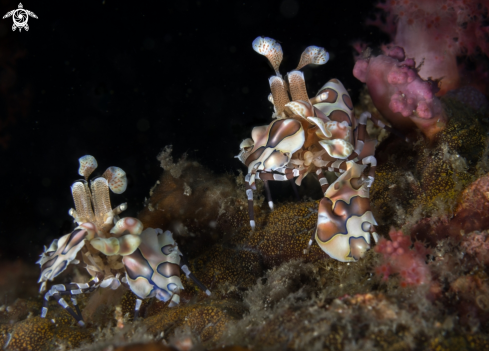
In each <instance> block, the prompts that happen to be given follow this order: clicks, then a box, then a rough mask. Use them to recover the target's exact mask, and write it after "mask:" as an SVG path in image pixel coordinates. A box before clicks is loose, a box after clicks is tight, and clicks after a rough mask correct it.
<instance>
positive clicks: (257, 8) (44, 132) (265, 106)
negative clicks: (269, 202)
mask: <svg viewBox="0 0 489 351" xmlns="http://www.w3.org/2000/svg"><path fill="white" fill-rule="evenodd" d="M17 5H18V3H17V2H15V1H1V2H0V13H1V14H2V15H3V14H4V13H7V12H8V11H10V10H12V9H15V8H17ZM23 5H24V8H26V9H28V10H30V11H33V12H34V13H35V14H36V15H37V16H38V17H39V18H38V19H33V18H30V19H29V22H28V23H29V26H30V30H29V31H28V32H26V31H22V32H20V33H19V31H18V30H16V31H15V32H12V30H11V26H12V19H11V18H7V19H3V20H0V160H1V163H0V186H1V193H0V238H1V243H0V260H1V259H13V258H17V257H21V258H24V259H27V260H32V261H34V260H35V259H37V255H38V254H40V252H41V251H42V245H44V244H49V243H50V242H51V241H52V240H53V239H54V238H57V237H59V236H61V235H62V234H64V233H67V232H69V231H70V229H71V228H72V225H73V224H72V220H71V217H69V216H68V209H69V208H71V207H73V202H72V198H71V193H70V185H71V184H72V182H73V181H74V180H77V179H79V178H80V177H79V176H78V174H77V170H78V158H79V157H81V156H83V155H85V154H91V155H94V156H95V157H96V158H97V160H98V163H99V168H98V170H97V171H96V173H98V174H101V173H102V172H103V171H104V170H105V169H106V168H107V167H109V166H118V167H121V168H122V169H124V170H125V171H126V172H127V175H128V178H129V187H128V190H127V191H126V192H125V193H124V194H123V195H119V196H113V197H112V201H113V204H114V205H115V204H119V203H121V202H125V201H127V202H128V203H129V210H128V211H126V212H125V215H126V216H129V215H133V216H134V215H136V214H137V212H138V211H139V210H141V209H142V206H143V202H144V199H145V197H147V196H148V193H149V189H150V187H151V186H153V185H154V183H155V182H156V180H157V179H158V178H159V176H160V175H161V172H162V169H161V168H160V167H159V162H158V161H157V160H156V156H157V154H158V153H159V152H160V151H161V150H162V149H163V147H164V146H165V145H170V144H171V145H173V147H174V153H173V155H174V157H176V158H178V157H179V156H180V155H181V154H182V153H184V152H187V153H188V154H189V156H190V157H191V158H192V159H195V160H198V161H199V162H201V163H202V164H204V165H206V166H207V167H209V168H210V169H212V170H213V171H215V172H216V173H222V172H228V173H235V172H236V171H237V169H239V168H241V167H242V166H241V164H240V162H239V161H238V160H237V159H234V158H233V157H234V156H235V155H236V154H237V153H238V151H239V143H240V142H241V140H242V139H244V138H246V137H248V136H249V134H250V131H251V129H252V127H253V126H256V125H263V124H268V123H269V122H270V120H271V118H270V117H271V113H272V109H271V104H270V103H269V102H268V101H267V96H268V94H269V87H268V77H269V76H270V75H272V73H273V71H272V69H271V68H270V67H269V65H268V63H267V60H266V59H265V58H264V57H262V56H260V55H258V54H257V53H255V52H254V51H253V50H252V48H251V43H252V41H253V39H254V38H255V37H257V36H260V35H263V36H269V37H272V38H274V39H277V40H279V41H280V42H281V45H282V48H283V50H284V61H283V64H282V66H281V71H282V73H285V72H287V71H288V70H292V69H294V68H295V67H296V65H297V63H298V61H299V57H300V55H301V53H302V51H303V50H304V49H305V48H306V47H307V46H309V45H318V46H323V47H325V48H326V49H327V50H328V51H329V52H330V55H331V59H330V61H329V62H328V63H327V64H326V65H324V66H320V67H316V68H306V69H305V76H306V81H307V87H308V91H309V94H310V95H312V94H315V93H316V90H317V89H318V88H319V87H321V86H322V85H323V84H324V83H325V82H326V81H327V80H329V79H330V78H333V77H335V78H339V79H340V80H341V81H342V82H343V83H344V85H345V86H346V87H347V88H348V89H351V94H352V97H353V99H354V100H355V99H356V97H357V94H358V90H359V89H360V88H361V84H360V83H359V82H358V81H357V80H356V79H354V78H353V76H352V73H351V72H352V68H353V64H354V58H353V49H352V47H351V44H352V42H353V41H355V40H357V39H362V40H364V41H366V42H370V43H372V44H374V45H375V44H378V43H380V42H381V41H383V40H385V41H386V40H387V37H386V36H384V35H380V34H379V32H378V31H377V30H375V29H373V28H366V27H365V26H364V23H365V19H366V18H367V16H368V15H369V14H371V13H372V11H373V6H374V5H373V2H372V1H358V0H356V1H335V2H334V1H298V0H278V1H254V2H249V1H229V0H227V1H215V0H202V1H190V0H178V1H148V2H144V1H112V0H106V1H83V2H81V1H80V2H73V1H71V2H66V1H64V2H54V1H52V2H49V1H25V2H23Z"/></svg>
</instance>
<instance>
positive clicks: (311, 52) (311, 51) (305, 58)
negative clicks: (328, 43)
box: [296, 46, 329, 70]
mask: <svg viewBox="0 0 489 351" xmlns="http://www.w3.org/2000/svg"><path fill="white" fill-rule="evenodd" d="M328 60H329V53H328V52H327V51H326V50H325V49H324V48H321V47H319V46H308V47H307V48H306V50H304V52H303V53H302V55H301V60H300V62H299V66H297V68H296V70H297V69H301V68H302V67H304V66H307V65H308V64H310V63H312V64H314V65H324V64H325V63H326V62H328Z"/></svg>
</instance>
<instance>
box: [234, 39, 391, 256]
mask: <svg viewBox="0 0 489 351" xmlns="http://www.w3.org/2000/svg"><path fill="white" fill-rule="evenodd" d="M253 49H254V50H255V51H256V52H258V53H259V54H261V55H264V56H265V57H266V58H267V59H268V60H269V61H270V63H271V64H272V67H273V69H274V70H275V75H274V76H272V77H270V79H269V83H270V89H271V94H270V95H269V98H268V99H269V100H270V102H271V103H272V104H273V106H274V114H273V116H272V117H273V118H275V120H273V121H272V122H271V123H270V124H269V125H265V126H259V127H255V128H254V129H253V130H252V132H251V138H248V139H245V140H243V142H242V143H241V145H240V149H241V152H240V153H239V155H238V156H236V157H237V158H239V160H240V161H241V162H243V163H244V164H245V166H246V167H247V168H248V174H247V175H246V178H245V179H246V187H247V189H246V193H247V197H248V210H249V214H250V225H251V227H252V229H254V227H255V221H254V210H253V190H255V189H256V187H255V180H256V179H260V180H262V181H263V182H264V183H265V188H266V194H267V197H268V202H269V205H270V208H271V209H272V210H273V201H272V199H271V195H270V191H269V188H268V184H267V182H268V181H272V180H278V181H284V180H290V179H293V178H295V177H297V179H296V181H295V183H296V184H297V185H300V184H301V182H302V179H303V178H304V177H305V176H306V175H307V174H309V173H315V174H316V175H317V177H318V181H319V184H320V185H321V188H322V192H323V193H324V198H322V199H321V201H320V204H319V210H318V225H317V229H316V231H315V233H314V236H313V238H311V240H310V241H309V246H308V249H309V247H310V246H311V244H312V242H313V239H314V238H315V240H316V242H317V243H318V245H319V246H320V247H321V249H322V250H323V251H324V252H326V253H327V254H328V255H329V256H331V257H332V258H335V259H337V260H339V261H342V262H349V261H356V260H358V259H359V258H360V257H362V256H363V255H364V253H365V251H366V250H368V249H369V248H370V238H371V236H372V237H373V238H374V241H375V242H377V239H378V235H377V233H376V231H375V225H376V224H377V223H376V221H375V219H374V216H373V214H372V211H371V210H370V200H369V188H370V186H371V185H372V183H373V181H374V176H375V168H376V165H377V161H376V159H375V157H374V151H375V146H376V141H375V140H369V139H368V134H367V129H366V124H367V119H369V118H370V119H371V120H372V121H373V122H374V123H375V124H376V125H378V126H379V127H382V128H386V129H389V130H390V128H389V127H387V126H385V125H384V124H383V123H382V122H381V121H379V120H377V119H375V118H373V117H372V116H371V115H370V113H368V112H364V113H362V114H361V115H360V117H359V118H358V119H356V118H355V117H354V113H353V104H352V100H351V98H350V96H349V94H348V92H347V91H346V89H345V87H344V86H343V84H342V83H341V82H340V81H339V80H337V79H331V80H330V81H328V82H327V83H326V84H325V85H324V86H323V87H322V88H321V89H319V92H318V93H317V94H316V96H315V97H312V98H309V96H308V94H307V90H306V85H305V80H304V74H303V73H302V72H301V71H300V69H301V68H303V67H305V66H306V65H308V64H316V65H323V64H325V63H326V62H327V61H328V60H329V54H328V52H326V50H325V49H324V48H321V47H317V46H309V47H308V48H306V49H305V51H304V52H303V53H302V56H301V58H300V62H299V65H298V67H297V68H296V69H295V70H293V71H291V72H289V73H288V74H287V75H286V76H285V78H283V77H282V75H281V74H280V72H279V66H280V63H281V61H282V57H283V53H282V48H281V46H280V44H279V43H278V42H277V41H275V40H274V39H271V38H266V37H258V38H256V39H255V40H254V41H253ZM367 167H369V170H368V174H367V175H365V174H364V171H365V170H366V169H367ZM324 172H334V173H335V174H336V176H338V178H337V179H336V181H334V182H333V183H332V184H328V180H327V178H326V177H325V173H324ZM308 249H307V250H304V251H305V252H307V251H308Z"/></svg>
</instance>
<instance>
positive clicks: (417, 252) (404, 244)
mask: <svg viewBox="0 0 489 351" xmlns="http://www.w3.org/2000/svg"><path fill="white" fill-rule="evenodd" d="M389 236H390V238H391V240H387V239H385V238H382V239H381V240H380V241H379V243H378V244H377V246H376V247H375V251H377V252H379V253H380V254H382V263H381V264H380V265H379V266H378V267H377V268H376V269H375V271H376V273H377V274H378V275H380V276H381V277H382V279H384V280H387V279H388V278H389V276H391V275H393V274H399V275H400V277H401V286H404V287H405V286H408V285H420V284H424V283H428V282H430V280H431V275H430V272H429V269H428V265H427V264H426V263H425V260H426V255H427V254H428V253H429V249H427V248H425V246H424V245H423V244H422V243H421V242H419V241H416V242H415V243H414V245H413V247H412V248H411V245H412V242H411V238H410V237H409V236H406V235H404V234H403V233H402V231H395V230H394V229H392V230H391V231H390V233H389Z"/></svg>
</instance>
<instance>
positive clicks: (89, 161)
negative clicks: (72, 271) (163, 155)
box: [37, 155, 210, 326]
mask: <svg viewBox="0 0 489 351" xmlns="http://www.w3.org/2000/svg"><path fill="white" fill-rule="evenodd" d="M79 162H80V168H79V171H78V173H79V174H80V175H81V176H83V177H84V178H85V179H84V180H79V181H77V182H75V183H74V184H73V185H72V186H71V192H72V195H73V199H74V202H75V208H76V209H71V210H70V211H69V214H70V215H71V216H72V217H73V218H74V220H75V222H76V223H77V224H78V226H77V227H76V228H75V230H74V231H73V232H71V233H70V234H66V235H64V236H62V237H61V238H59V239H55V240H54V241H53V242H52V243H51V245H50V246H49V248H47V247H44V252H43V253H42V254H41V258H40V259H39V261H38V262H37V263H39V265H40V266H41V276H40V278H39V283H41V288H40V292H43V291H45V290H46V284H47V281H48V280H49V281H53V279H54V278H56V277H57V276H59V275H60V274H61V273H62V272H63V271H64V270H65V269H66V268H67V267H68V265H69V264H73V265H78V266H79V267H82V268H85V269H86V270H87V272H88V273H89V274H90V275H91V276H92V279H91V280H90V281H89V282H87V283H70V284H57V285H53V286H51V288H50V289H49V290H48V291H47V292H46V293H45V295H44V302H43V307H42V312H41V317H43V318H45V317H46V315H47V312H48V302H49V300H50V299H51V298H53V299H55V300H56V301H57V302H58V304H60V305H61V306H62V307H63V308H65V309H66V310H67V311H68V313H70V314H71V316H73V318H74V319H75V320H76V321H77V323H78V324H79V325H80V326H84V325H85V323H84V321H83V318H82V314H81V311H80V309H79V307H78V305H77V300H76V295H78V294H83V293H89V292H92V291H94V290H95V289H97V288H100V287H101V288H107V287H110V288H111V289H114V290H115V289H117V288H118V287H119V286H120V285H121V283H122V284H124V285H127V286H128V287H129V289H131V291H132V292H133V293H134V294H136V295H137V296H138V299H137V300H136V307H135V313H134V318H137V317H138V313H139V309H140V306H141V303H142V299H145V298H149V297H156V298H157V299H158V300H161V301H164V302H167V301H168V302H169V306H170V307H172V306H175V305H177V304H178V303H179V302H180V297H179V292H180V290H182V289H183V285H182V282H181V280H180V271H183V272H184V273H185V274H186V276H187V277H189V278H191V279H192V280H193V281H194V282H195V284H196V285H197V286H198V287H199V288H200V289H202V290H203V291H205V292H206V293H207V295H210V291H209V290H208V289H207V288H206V287H205V286H204V285H203V284H202V283H201V282H200V281H199V280H198V279H197V278H196V277H195V276H194V275H193V274H192V273H191V272H190V270H189V268H188V266H187V263H186V262H187V261H186V258H185V257H184V256H183V254H182V253H181V252H180V250H179V249H178V245H177V243H176V242H175V240H174V239H173V235H172V233H171V232H169V231H165V232H164V231H163V230H161V229H153V228H143V224H142V223H141V221H139V220H138V219H136V218H131V217H126V218H122V219H119V214H120V213H121V212H122V211H124V210H125V209H126V208H127V204H125V203H123V204H121V205H119V206H117V207H115V208H112V207H111V203H110V194H109V189H111V190H112V191H113V192H114V193H116V194H121V193H123V192H124V191H125V189H126V186H127V178H126V173H125V172H124V171H123V170H122V169H120V168H118V167H109V168H108V169H107V170H106V171H105V172H104V173H103V174H102V176H100V177H97V178H95V179H93V180H92V181H91V182H90V187H89V186H88V177H89V176H90V174H91V173H92V172H93V171H94V170H95V169H96V168H97V161H96V160H95V158H94V157H93V156H90V155H87V156H83V157H81V158H80V159H79ZM143 229H144V230H143ZM63 295H69V296H70V297H71V301H72V303H73V306H74V309H73V308H72V307H71V306H70V305H69V304H68V303H67V302H66V300H65V299H64V298H63V297H62V296H63Z"/></svg>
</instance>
